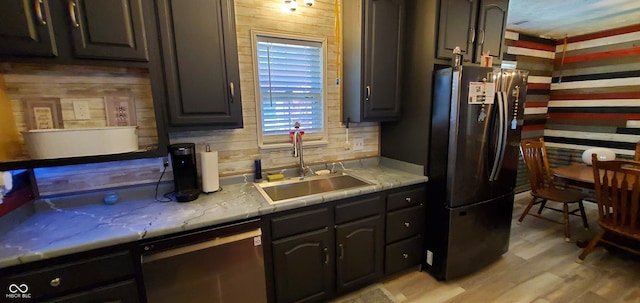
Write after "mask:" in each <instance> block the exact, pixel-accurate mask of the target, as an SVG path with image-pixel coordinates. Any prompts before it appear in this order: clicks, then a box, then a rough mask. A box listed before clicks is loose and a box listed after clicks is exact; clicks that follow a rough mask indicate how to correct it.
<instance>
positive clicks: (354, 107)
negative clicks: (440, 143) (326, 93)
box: [342, 0, 405, 122]
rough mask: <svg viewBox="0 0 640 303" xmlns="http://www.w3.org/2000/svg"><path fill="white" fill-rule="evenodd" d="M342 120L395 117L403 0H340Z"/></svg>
mask: <svg viewBox="0 0 640 303" xmlns="http://www.w3.org/2000/svg"><path fill="white" fill-rule="evenodd" d="M342 5H343V16H344V17H343V20H344V27H343V32H344V41H343V54H344V55H343V57H344V66H343V80H342V81H343V95H342V106H343V121H347V120H349V121H351V122H364V121H389V120H396V119H397V118H398V117H399V116H400V94H401V89H400V88H401V82H402V78H401V75H402V55H401V54H402V45H403V41H402V40H403V31H404V22H405V20H404V15H405V1H404V0H362V1H360V0H358V1H343V4H342Z"/></svg>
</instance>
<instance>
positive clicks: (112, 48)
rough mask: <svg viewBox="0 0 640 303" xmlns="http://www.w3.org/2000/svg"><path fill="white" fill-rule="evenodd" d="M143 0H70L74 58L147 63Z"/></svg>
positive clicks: (69, 11) (69, 8)
mask: <svg viewBox="0 0 640 303" xmlns="http://www.w3.org/2000/svg"><path fill="white" fill-rule="evenodd" d="M140 1H141V0H68V1H67V8H68V13H69V24H70V28H71V33H72V36H73V47H74V54H75V57H78V58H89V59H116V60H139V61H147V60H148V56H147V44H146V41H145V31H144V25H143V19H142V7H141V6H142V5H141V3H140Z"/></svg>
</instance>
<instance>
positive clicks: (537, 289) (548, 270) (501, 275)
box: [382, 193, 640, 303]
mask: <svg viewBox="0 0 640 303" xmlns="http://www.w3.org/2000/svg"><path fill="white" fill-rule="evenodd" d="M529 199H530V196H529V194H528V193H522V194H519V195H517V196H516V202H515V206H514V211H513V221H512V222H513V223H512V228H511V241H510V246H509V252H507V253H506V254H504V255H503V256H502V258H501V259H500V260H499V261H497V262H496V263H494V264H492V265H490V266H488V267H486V268H485V269H483V270H481V271H480V272H477V273H474V274H472V275H469V276H466V277H463V278H459V279H456V280H453V281H447V282H439V281H436V280H435V279H434V278H432V277H431V276H430V275H429V274H427V273H425V272H417V271H410V272H405V273H404V274H402V275H399V276H396V277H393V278H391V279H389V280H386V281H384V282H383V284H382V285H383V288H384V289H386V290H387V291H388V293H390V294H391V295H392V296H393V298H394V300H395V301H396V302H509V303H511V302H535V303H546V302H562V303H565V302H580V303H583V302H584V303H591V302H640V257H639V256H637V255H633V254H629V253H626V252H620V251H613V250H612V251H610V252H606V251H605V250H604V249H602V248H597V249H596V250H595V251H594V252H592V253H591V254H590V255H589V256H587V258H586V260H585V261H584V262H583V263H582V264H577V263H576V262H575V260H576V258H577V257H578V255H579V254H580V253H581V252H582V249H581V248H578V247H577V246H576V244H575V241H576V240H577V239H590V238H591V236H592V235H594V234H595V233H596V232H597V231H598V230H599V228H598V225H597V216H598V215H597V213H596V206H595V204H593V203H585V208H586V209H587V217H588V220H589V224H590V225H591V230H590V231H585V230H584V228H583V227H582V222H581V220H580V217H572V218H571V227H572V228H571V233H572V241H573V242H572V243H566V242H565V241H564V236H563V231H562V225H560V224H554V223H551V222H547V221H544V220H541V219H538V218H535V217H531V216H527V217H526V218H525V219H524V221H523V222H522V224H516V223H517V219H518V217H519V216H520V214H521V213H522V211H523V209H524V206H525V205H526V203H528V200H529ZM536 210H537V209H536ZM551 212H552V215H557V216H559V217H558V218H561V215H562V214H561V213H557V214H553V213H555V212H553V211H551ZM543 214H546V212H544V213H543Z"/></svg>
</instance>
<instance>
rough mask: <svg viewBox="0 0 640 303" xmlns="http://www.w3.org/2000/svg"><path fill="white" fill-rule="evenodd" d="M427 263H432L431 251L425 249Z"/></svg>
mask: <svg viewBox="0 0 640 303" xmlns="http://www.w3.org/2000/svg"><path fill="white" fill-rule="evenodd" d="M427 264H429V265H433V252H432V251H430V250H427Z"/></svg>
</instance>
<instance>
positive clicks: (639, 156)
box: [633, 141, 640, 161]
mask: <svg viewBox="0 0 640 303" xmlns="http://www.w3.org/2000/svg"><path fill="white" fill-rule="evenodd" d="M633 161H640V141H638V142H636V153H635V154H633Z"/></svg>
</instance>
